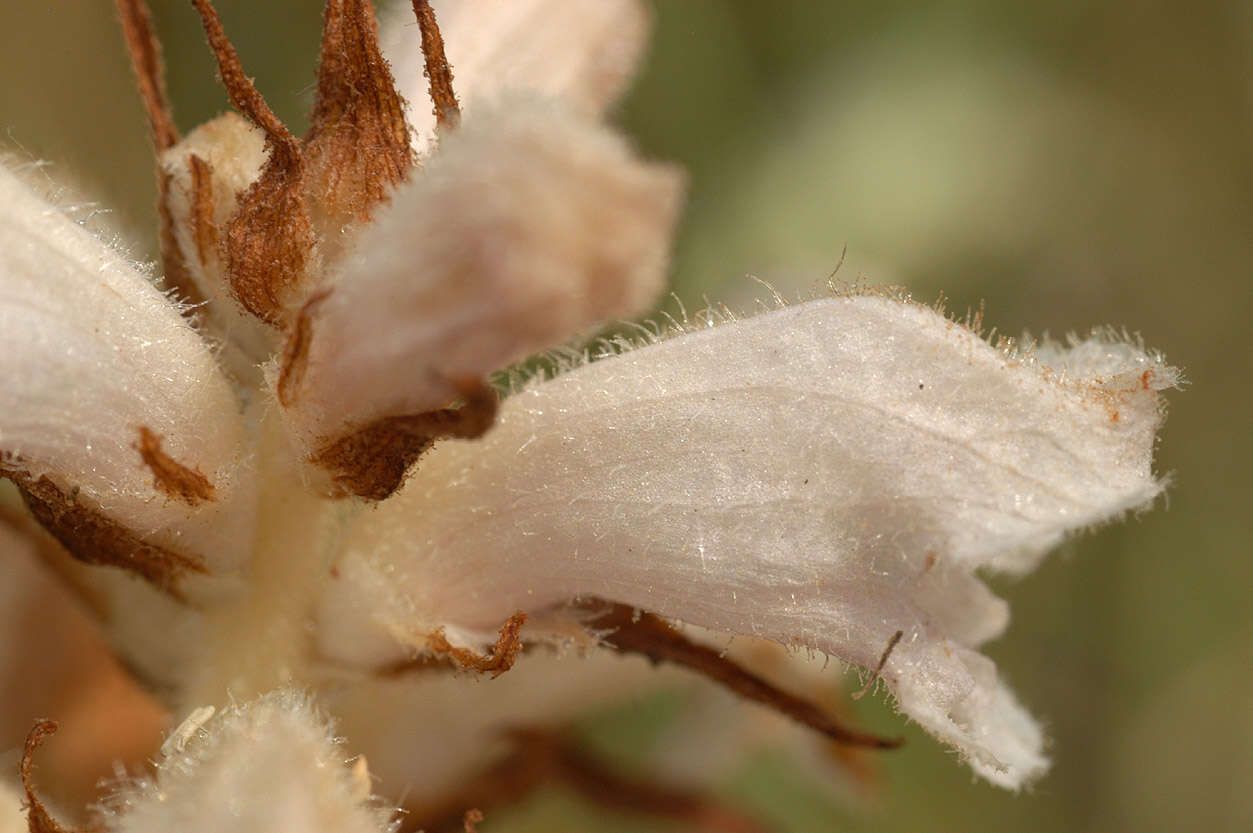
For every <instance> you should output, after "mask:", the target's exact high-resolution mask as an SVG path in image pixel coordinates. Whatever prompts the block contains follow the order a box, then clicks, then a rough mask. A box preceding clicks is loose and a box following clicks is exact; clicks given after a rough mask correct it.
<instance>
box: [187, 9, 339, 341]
mask: <svg viewBox="0 0 1253 833" xmlns="http://www.w3.org/2000/svg"><path fill="white" fill-rule="evenodd" d="M192 5H194V6H195V7H196V11H197V12H199V13H200V18H201V21H202V22H203V23H204V30H205V34H206V35H207V36H208V40H209V48H210V49H211V50H212V51H213V54H214V57H215V58H217V62H218V74H219V75H220V76H221V79H222V86H224V87H225V88H226V94H227V95H228V96H229V97H230V99H231V103H232V104H234V105H235V108H236V109H237V110H239V112H240V113H242V114H243V115H244V116H245V117H247V118H248V120H249V121H251V122H252V123H253V124H255V125H256V126H257V127H259V128H261V130H262V131H263V132H264V133H265V143H266V147H267V148H269V151H270V156H269V159H267V160H266V163H265V167H264V168H263V169H262V171H261V176H260V177H258V178H257V181H256V182H254V183H253V184H252V185H251V187H249V188H248V190H247V191H245V192H244V193H243V194H241V195H240V196H239V201H238V204H237V209H236V211H235V214H234V216H232V217H231V219H230V221H229V222H228V223H227V232H226V272H227V277H228V279H229V280H230V283H231V290H232V292H233V293H234V295H235V297H236V299H237V300H238V301H239V302H240V303H241V304H242V305H243V306H244V308H245V309H247V310H248V311H249V312H251V313H252V314H253V315H255V316H257V317H258V318H260V319H261V320H262V321H265V322H267V323H269V324H273V325H274V326H277V327H282V326H284V325H285V323H286V318H287V313H286V308H287V303H288V301H289V300H290V298H291V293H292V290H293V289H294V288H295V287H297V286H298V285H299V284H300V283H301V281H302V280H303V278H304V277H305V275H306V274H307V273H308V271H309V269H310V267H311V265H312V262H313V260H314V257H315V253H314V246H315V243H316V236H315V235H314V232H313V224H312V222H311V221H310V219H309V211H308V208H307V206H306V205H305V200H304V189H305V182H306V172H305V166H304V159H303V157H302V154H301V149H300V142H299V140H298V139H297V138H296V137H295V136H293V135H292V134H291V131H289V130H288V129H287V127H286V126H285V125H284V124H283V123H282V121H280V120H279V118H278V116H276V115H275V114H274V111H273V110H271V109H270V107H269V105H268V104H266V103H265V99H264V98H263V97H262V95H261V93H260V92H258V91H257V88H256V87H255V86H254V85H253V83H252V80H251V79H249V78H248V76H247V75H245V74H244V70H243V66H242V65H241V64H240V62H239V55H238V54H236V52H235V48H234V47H233V46H232V45H231V42H230V40H229V39H227V37H226V32H225V30H224V29H223V28H222V22H221V20H219V19H218V15H217V12H216V11H215V10H214V8H213V5H212V3H210V2H209V0H192Z"/></svg>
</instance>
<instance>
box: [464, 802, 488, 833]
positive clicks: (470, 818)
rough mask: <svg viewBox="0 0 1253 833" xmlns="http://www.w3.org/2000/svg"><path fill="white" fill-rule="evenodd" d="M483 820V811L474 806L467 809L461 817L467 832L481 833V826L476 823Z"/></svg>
mask: <svg viewBox="0 0 1253 833" xmlns="http://www.w3.org/2000/svg"><path fill="white" fill-rule="evenodd" d="M482 820H483V811H482V810H480V809H478V808H477V807H472V808H470V809H469V810H466V813H465V816H463V817H462V819H461V826H462V827H464V828H465V833H479V828H478V827H477V826H476V825H477V824H478V823H479V822H481V821H482Z"/></svg>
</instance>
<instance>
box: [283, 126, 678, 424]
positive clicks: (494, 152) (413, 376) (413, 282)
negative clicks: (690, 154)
mask: <svg viewBox="0 0 1253 833" xmlns="http://www.w3.org/2000/svg"><path fill="white" fill-rule="evenodd" d="M681 185H682V177H681V174H680V173H679V172H678V171H677V170H675V169H672V168H670V167H667V166H661V165H651V164H647V163H644V162H642V161H641V160H639V159H638V158H636V157H635V156H634V155H633V154H632V153H631V150H630V148H629V147H628V146H627V144H626V143H625V141H623V140H622V139H621V138H620V137H618V136H617V135H615V134H614V133H612V132H610V131H609V130H607V129H606V128H604V127H602V126H600V125H597V124H594V123H590V122H586V121H583V120H581V119H579V118H576V117H573V116H571V115H570V114H568V113H565V112H563V111H560V110H558V109H555V108H552V107H550V106H547V105H541V104H538V103H518V104H517V105H516V106H513V107H508V108H501V109H498V110H496V109H489V110H484V111H481V112H480V113H479V114H478V115H477V116H475V117H471V118H468V119H466V121H465V122H464V124H463V126H462V127H461V129H459V130H458V131H457V132H456V133H455V134H454V135H453V136H451V137H450V138H449V139H448V141H447V142H446V143H445V145H444V147H443V149H442V150H441V152H440V153H439V155H438V156H437V157H436V158H434V159H433V160H432V161H431V163H430V164H429V165H428V166H427V167H426V169H425V170H424V171H423V172H422V174H421V176H418V177H416V178H415V179H414V180H413V181H411V182H410V183H408V184H406V185H404V186H402V187H401V188H400V189H399V190H398V191H397V192H396V193H395V195H394V196H393V198H392V200H391V202H390V203H389V204H388V205H386V206H385V207H382V208H380V209H379V211H378V217H377V219H376V220H375V222H374V223H373V224H371V225H370V226H369V227H368V228H366V229H363V230H362V232H361V234H360V236H359V238H358V239H357V241H356V243H355V245H354V248H353V250H352V252H351V253H350V254H349V255H348V256H347V257H346V260H345V263H344V265H343V267H342V271H341V274H340V275H339V279H338V280H337V281H336V282H335V283H334V284H332V285H331V289H330V293H329V295H327V296H325V297H324V298H320V299H319V300H315V301H313V302H311V303H310V305H309V306H308V307H307V308H306V309H307V310H308V321H307V326H308V332H309V333H311V342H310V346H309V349H308V354H307V370H305V372H304V375H303V377H302V378H303V383H302V384H301V385H299V386H296V389H295V391H294V392H293V393H292V394H291V396H290V398H288V397H284V401H294V403H295V404H296V405H297V406H298V407H297V408H294V409H292V410H293V414H292V418H293V419H294V420H296V421H297V422H298V423H299V426H300V430H301V433H307V434H311V435H313V437H327V436H330V437H335V436H337V434H338V432H340V431H343V430H346V429H347V428H350V427H355V426H357V425H360V424H362V423H366V422H369V421H370V420H373V419H376V418H379V417H383V416H390V415H395V414H405V413H421V412H423V411H427V410H430V409H432V408H438V407H441V406H443V405H445V404H447V403H448V402H449V401H450V400H452V399H455V398H457V396H458V390H457V387H456V386H455V382H457V381H459V380H465V379H467V378H470V379H478V378H482V377H484V376H486V375H487V374H489V373H491V372H493V371H495V370H498V369H500V368H501V367H503V366H505V365H507V364H509V363H510V362H512V361H516V360H518V359H520V358H523V357H525V356H527V355H529V354H531V353H533V352H535V351H537V350H541V349H544V348H547V347H551V346H552V345H554V344H559V343H561V342H564V341H566V340H568V339H570V338H572V337H574V336H576V335H579V334H581V333H583V332H585V331H586V330H587V329H588V328H589V327H591V326H592V325H594V324H596V323H599V322H602V321H606V320H609V319H614V318H619V317H625V316H632V315H636V314H638V313H640V312H641V311H643V310H644V309H646V308H647V307H648V306H649V305H650V304H651V303H652V302H653V300H654V299H655V298H656V296H657V294H658V293H659V292H660V291H661V289H662V287H663V286H664V282H665V277H666V274H665V272H666V264H667V260H668V251H669V239H670V232H671V230H672V228H673V226H674V222H675V220H676V217H677V212H678V207H679V195H680V191H681ZM316 297H317V296H316V295H315V298H316ZM280 390H281V389H280Z"/></svg>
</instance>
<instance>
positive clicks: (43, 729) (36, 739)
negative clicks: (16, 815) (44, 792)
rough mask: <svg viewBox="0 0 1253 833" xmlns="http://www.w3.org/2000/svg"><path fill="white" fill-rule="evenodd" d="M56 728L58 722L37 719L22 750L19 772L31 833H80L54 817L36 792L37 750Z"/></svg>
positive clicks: (27, 821)
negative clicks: (34, 776)
mask: <svg viewBox="0 0 1253 833" xmlns="http://www.w3.org/2000/svg"><path fill="white" fill-rule="evenodd" d="M56 730H57V724H56V722H55V721H52V720H38V721H36V722H35V725H34V726H33V727H32V728H31V730H30V732H29V733H28V734H27V735H26V745H25V747H24V748H23V750H22V763H21V766H20V767H19V773H20V775H21V778H22V788H23V789H24V790H25V791H26V804H27V811H26V812H27V815H26V823H27V826H28V828H29V830H30V833H79V829H78V828H76V827H70V826H68V825H63V824H61V823H60V822H58V821H57V820H56V819H54V818H53V817H52V814H51V813H50V812H48V808H47V806H45V805H44V803H43V801H41V800H40V798H39V795H38V794H37V793H36V792H35V780H34V778H33V773H34V770H35V750H36V749H38V748H39V747H40V746H41V745H43V742H44V739H45V738H46V737H48V736H49V735H51V734H53V733H54V732H56Z"/></svg>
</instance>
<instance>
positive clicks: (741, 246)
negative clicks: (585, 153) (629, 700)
mask: <svg viewBox="0 0 1253 833" xmlns="http://www.w3.org/2000/svg"><path fill="white" fill-rule="evenodd" d="M152 2H153V5H154V10H155V13H156V16H157V18H158V23H159V26H160V28H161V31H162V34H163V37H164V38H165V42H166V55H167V60H168V61H169V74H170V85H171V89H172V95H173V97H174V99H175V101H176V106H177V111H178V117H179V121H180V123H181V125H182V126H183V127H184V128H189V127H191V126H193V125H194V124H196V123H198V122H200V121H202V120H204V119H205V118H207V117H209V116H212V115H214V114H215V113H217V112H219V111H220V110H221V109H223V108H224V107H225V100H224V97H223V96H222V94H221V93H220V91H219V90H218V88H217V87H216V85H215V82H214V70H213V65H212V63H211V62H210V60H209V56H208V52H207V50H206V49H205V47H204V45H203V40H202V37H201V34H200V31H199V29H198V28H197V23H196V20H195V18H194V17H193V16H192V14H191V12H190V8H189V4H187V3H184V2H178V1H177V0H152ZM586 2H595V0H586ZM320 5H321V4H320V3H319V2H318V1H317V0H264V2H262V0H219V2H218V6H219V8H220V10H221V12H222V16H223V18H224V21H225V23H226V26H227V29H228V31H229V32H230V34H231V35H232V37H233V38H234V39H235V43H236V45H237V47H238V49H239V52H240V53H241V55H242V57H243V60H244V62H245V65H246V66H247V68H248V69H249V71H250V72H251V73H253V74H255V76H256V78H257V83H258V85H259V86H260V88H261V89H262V91H263V92H264V93H265V95H266V96H267V97H268V99H269V100H270V102H271V103H272V104H273V106H274V108H275V109H276V110H277V111H278V113H279V114H280V116H282V117H283V118H284V119H286V120H287V121H288V123H289V124H292V125H293V126H295V127H300V126H302V125H303V124H304V123H305V112H306V110H307V107H308V105H309V102H310V100H311V94H312V87H313V72H314V66H315V55H316V47H317V39H318V28H319V23H320ZM656 11H657V14H656V35H655V39H654V42H653V47H652V50H651V52H650V55H649V58H648V61H647V63H646V65H645V67H644V69H643V72H642V75H641V76H640V78H639V81H638V83H637V84H636V86H635V88H634V91H633V93H632V94H631V96H630V97H629V98H628V99H627V100H626V101H625V102H624V103H623V105H622V106H621V107H620V108H619V109H618V112H617V115H616V118H617V119H618V121H619V122H620V123H621V124H622V125H623V126H624V127H625V128H626V129H627V130H628V131H629V132H630V133H631V134H632V135H633V136H634V137H635V138H636V140H637V142H638V144H639V145H640V147H641V148H642V149H643V150H644V151H645V152H646V153H648V154H649V155H652V156H655V157H659V158H664V159H670V160H676V161H678V162H681V163H682V164H684V165H685V166H686V167H687V168H688V170H689V171H690V172H691V191H690V197H689V210H688V212H687V216H686V220H685V222H684V225H683V228H682V232H681V234H680V237H679V241H678V246H677V250H676V254H675V258H674V282H675V290H676V292H677V293H678V295H679V296H680V297H682V298H683V299H684V300H685V301H686V302H687V304H688V306H689V308H691V307H692V306H693V305H695V306H699V305H700V304H701V299H702V297H704V296H708V297H709V298H711V299H713V300H715V301H717V300H722V301H726V302H728V303H729V304H730V305H732V306H737V305H739V306H748V305H749V304H750V303H751V300H752V298H753V297H755V296H758V295H762V294H763V290H762V288H761V287H760V285H759V284H757V283H756V282H754V281H753V280H751V278H750V277H748V276H750V275H752V276H757V277H760V278H763V279H766V280H768V281H770V282H772V283H773V284H774V285H775V286H777V287H778V288H779V289H780V290H781V291H782V292H783V293H784V294H786V295H794V294H796V293H798V292H799V293H802V294H807V293H809V292H811V291H813V290H814V288H815V287H817V286H819V285H821V284H822V283H823V281H825V279H826V277H827V275H828V274H829V273H830V272H831V271H832V270H833V269H834V268H835V266H836V264H837V263H839V262H840V259H841V253H842V251H844V249H845V247H847V257H846V259H845V261H844V263H843V266H842V267H841V271H840V277H841V278H845V279H849V280H852V279H854V278H857V277H858V276H859V275H861V276H864V277H865V278H866V279H867V280H868V281H869V282H871V283H891V284H899V285H903V286H905V287H908V288H909V289H910V290H911V291H912V292H913V293H914V294H915V295H916V296H917V297H920V298H922V299H926V300H930V299H932V298H934V297H935V296H937V295H938V294H939V293H940V291H941V290H942V291H943V292H944V293H945V294H946V295H947V297H948V299H949V301H948V305H949V308H950V309H951V310H956V311H963V310H965V309H966V308H967V307H975V306H977V305H978V304H979V303H980V302H986V306H987V318H986V321H987V323H988V324H993V325H996V326H997V327H998V328H999V330H1000V331H1002V332H1008V333H1016V332H1020V331H1022V330H1024V329H1030V330H1031V331H1033V332H1035V333H1040V332H1042V331H1048V332H1051V333H1053V334H1064V333H1066V332H1067V331H1071V330H1084V329H1086V328H1088V327H1090V326H1093V325H1101V324H1112V325H1114V326H1117V327H1126V328H1127V329H1128V330H1131V331H1135V332H1139V333H1142V334H1143V336H1144V338H1145V340H1146V341H1147V342H1148V343H1149V344H1150V345H1152V346H1154V347H1157V348H1160V349H1161V350H1163V351H1164V352H1165V354H1166V355H1167V356H1168V357H1169V358H1170V359H1171V360H1172V361H1173V362H1175V363H1177V364H1179V365H1181V366H1182V367H1183V368H1185V371H1186V374H1187V378H1188V380H1189V384H1188V386H1187V388H1186V389H1185V390H1184V391H1182V392H1177V393H1173V394H1171V396H1170V398H1171V414H1170V418H1169V420H1168V422H1167V425H1166V428H1165V430H1164V432H1163V435H1162V440H1161V445H1160V449H1159V453H1158V469H1159V471H1160V472H1162V473H1168V474H1169V475H1170V476H1171V477H1172V479H1173V485H1172V487H1171V489H1170V491H1169V496H1168V499H1167V500H1165V501H1162V502H1161V503H1160V504H1159V505H1158V506H1157V507H1156V508H1155V509H1154V511H1152V512H1150V513H1148V514H1146V515H1144V516H1142V517H1139V518H1133V519H1130V520H1129V521H1128V522H1126V523H1123V524H1118V525H1115V526H1111V527H1109V528H1106V529H1103V530H1100V531H1097V532H1095V533H1093V534H1088V535H1084V536H1081V537H1078V538H1076V539H1074V540H1073V541H1072V542H1070V543H1069V544H1068V545H1066V546H1065V547H1063V548H1062V550H1061V551H1060V552H1059V553H1057V554H1056V555H1054V556H1053V557H1052V558H1051V559H1050V560H1048V561H1047V562H1046V563H1045V565H1044V566H1043V567H1042V568H1041V569H1040V570H1039V571H1037V572H1036V573H1035V574H1034V575H1031V576H1029V577H1027V578H1026V579H1023V580H1021V581H1018V582H1013V583H1005V582H999V583H998V585H997V586H998V589H999V590H1000V591H1001V592H1002V593H1003V594H1004V595H1005V596H1007V597H1008V598H1009V599H1010V600H1011V602H1012V605H1013V613H1014V621H1013V624H1012V626H1011V629H1010V631H1009V633H1008V634H1007V635H1006V636H1005V637H1003V638H1002V639H1000V640H999V641H998V642H996V643H995V644H994V645H992V646H991V647H990V648H989V651H988V652H989V653H990V654H991V655H992V656H993V657H994V658H995V659H996V660H997V662H998V663H999V665H1000V667H1001V669H1002V672H1003V673H1004V675H1005V676H1006V677H1007V678H1008V679H1009V680H1010V682H1011V683H1012V685H1013V686H1014V687H1015V689H1016V690H1017V691H1018V692H1019V694H1020V696H1021V697H1022V699H1023V700H1024V701H1025V702H1026V704H1028V705H1029V706H1030V708H1031V709H1032V710H1033V711H1034V712H1035V713H1036V714H1037V715H1039V716H1040V717H1041V718H1042V719H1043V720H1045V721H1046V722H1047V725H1048V728H1049V734H1050V736H1051V738H1052V748H1051V754H1052V756H1053V760H1054V770H1053V772H1052V773H1051V774H1050V775H1049V776H1048V777H1047V778H1046V779H1044V780H1043V781H1042V782H1040V783H1039V784H1038V785H1037V786H1036V787H1035V788H1034V789H1033V790H1031V791H1030V792H1028V793H1026V794H1023V795H1018V796H1014V795H1011V794H1008V793H1004V792H1001V791H998V790H996V789H994V788H992V787H989V786H987V785H985V784H983V783H980V782H975V781H973V780H972V778H971V776H970V775H969V773H968V771H967V770H966V769H965V768H964V767H962V766H960V765H958V764H956V763H955V762H954V760H953V759H952V755H951V754H950V753H948V752H946V751H945V750H944V749H943V748H941V747H940V746H939V745H937V744H935V743H934V742H932V741H931V740H930V739H928V738H927V737H925V736H924V735H922V734H921V733H920V732H918V731H916V730H913V729H911V730H909V731H908V736H909V743H908V745H907V747H906V748H905V749H903V750H900V751H898V752H894V753H891V754H885V755H881V756H879V757H878V758H876V759H875V761H874V765H875V767H876V768H877V770H878V772H879V776H878V778H879V784H880V786H879V789H878V790H877V791H876V792H874V794H873V795H871V796H860V797H858V796H856V795H854V794H852V793H845V792H839V791H832V790H829V789H826V788H824V786H823V785H821V784H816V783H814V782H815V779H819V780H820V779H821V778H822V777H824V776H822V774H821V773H815V772H802V771H797V770H796V769H795V768H794V767H791V766H790V765H788V764H786V763H784V762H783V761H782V758H781V756H778V755H773V754H771V753H769V752H768V751H766V752H763V753H762V754H760V755H758V756H755V757H754V758H753V759H751V760H748V761H746V762H745V764H744V766H743V767H742V768H741V769H740V770H739V771H738V772H737V774H736V775H735V776H734V778H732V779H731V780H730V781H729V782H728V783H726V784H725V785H724V793H725V796H726V797H727V799H728V800H730V801H733V802H738V803H739V804H741V805H742V806H745V807H748V808H751V809H752V810H753V811H754V812H756V813H758V814H759V815H760V816H761V817H762V818H764V819H767V820H769V821H770V822H771V823H772V824H773V825H774V826H775V827H776V828H777V829H779V830H796V831H828V830H850V831H858V830H876V831H896V830H900V831H918V830H974V829H978V830H1014V831H1046V830H1047V831H1051V830H1067V831H1138V832H1140V833H1152V831H1178V830H1205V831H1211V833H1217V832H1218V831H1245V830H1253V615H1251V614H1250V597H1251V595H1253V557H1251V555H1253V547H1251V546H1250V532H1249V527H1250V517H1253V512H1251V510H1253V501H1251V498H1253V476H1251V474H1250V473H1251V471H1253V419H1251V418H1250V414H1251V409H1253V395H1251V394H1250V385H1253V361H1251V351H1250V335H1253V327H1251V325H1250V316H1253V291H1251V289H1250V281H1251V278H1253V271H1251V265H1253V152H1251V149H1253V2H1249V0H1199V1H1198V0H1194V1H1193V2H1187V3H1184V2H1182V1H1181V0H1178V1H1176V2H1170V1H1169V0H1102V2H1096V1H1095V0H1092V1H1091V2H1080V1H1079V0H1054V2H1051V3H1038V2H1017V1H1013V0H936V1H935V2H917V0H912V1H909V2H907V1H906V0H874V2H869V0H866V1H865V2H826V1H825V0H773V2H769V3H764V2H761V0H669V2H660V3H658V5H657V8H656ZM112 15H113V12H112V3H110V2H107V0H71V2H52V0H0V73H3V78H4V82H3V84H0V129H2V130H3V131H4V133H5V134H7V135H5V136H3V137H2V138H4V139H5V140H6V143H7V144H8V146H9V147H10V148H16V149H17V152H18V153H19V154H20V155H24V156H26V157H28V158H39V159H46V160H49V161H51V162H53V163H55V165H56V170H57V171H58V172H59V173H61V174H62V175H63V174H64V172H68V171H72V172H73V173H74V176H75V177H76V179H77V183H78V186H79V188H80V189H81V190H82V191H83V192H84V193H86V194H88V195H89V196H90V197H91V198H93V199H95V200H98V201H99V203H100V204H101V205H102V206H107V207H109V208H111V209H112V210H113V211H114V213H113V215H112V218H113V222H114V224H115V225H116V226H117V228H118V229H119V230H120V231H121V232H122V233H124V234H125V235H126V236H127V238H128V239H130V240H132V241H139V243H138V247H137V248H136V254H137V256H139V257H141V258H151V257H152V252H153V229H154V228H155V226H154V215H153V210H152V200H153V178H152V161H151V157H150V149H149V145H148V141H147V138H146V133H145V125H144V120H143V116H142V112H141V110H140V107H139V104H138V99H137V98H136V96H135V94H134V93H133V91H132V88H131V81H130V72H129V68H128V65H127V63H126V59H125V56H124V53H123V52H122V50H121V46H120V44H121V41H120V38H119V36H118V33H117V28H116V25H115V24H114V21H113V17H112ZM555 25H560V24H559V22H557V23H556V24H555ZM831 673H833V674H835V673H838V672H837V671H836V670H835V669H834V668H833V670H832V672H831ZM854 711H855V713H856V714H857V716H858V719H859V720H860V721H861V722H862V723H863V724H864V725H868V726H871V727H875V728H879V729H884V730H886V731H889V732H892V731H895V729H896V727H897V725H898V720H897V718H895V717H894V716H893V715H892V714H891V713H890V709H888V708H887V707H886V706H885V705H883V704H882V703H881V702H880V703H870V702H869V698H868V699H867V700H866V701H862V702H861V703H859V704H857V707H856V709H855V710H854ZM681 719H682V710H681V708H680V707H677V706H675V705H674V704H672V703H668V702H666V701H665V699H664V698H662V699H661V700H653V701H649V702H648V703H645V704H642V705H638V706H635V707H632V708H629V709H624V710H622V711H620V712H617V713H613V714H606V715H601V716H600V717H599V718H596V719H593V720H591V721H590V722H589V723H588V726H587V731H588V734H589V737H591V738H592V739H593V741H594V742H595V743H597V744H599V745H601V746H603V747H604V748H605V749H606V750H607V754H613V755H617V756H619V757H620V759H621V760H622V761H623V762H624V765H628V766H629V764H630V761H631V759H632V756H633V755H636V754H637V753H638V750H639V747H641V746H643V745H647V744H650V743H659V742H664V734H665V729H666V723H667V721H675V720H681ZM633 750H634V751H633ZM481 829H482V830H483V831H484V833H519V832H520V831H532V830H534V831H539V830H549V831H550V830H565V829H568V830H593V829H594V830H601V831H622V832H623V833H625V832H626V831H639V832H640V833H643V831H660V830H674V829H676V828H674V827H673V826H671V827H666V826H664V825H661V826H659V825H656V824H652V823H649V822H646V821H642V820H640V819H635V818H627V817H620V816H618V817H614V816H609V817H606V816H605V815H604V813H603V812H602V811H600V810H599V809H597V808H595V807H592V806H590V805H587V804H584V803H582V802H581V801H579V800H577V799H575V798H573V797H572V796H571V795H569V794H567V793H565V792H563V791H561V790H556V791H553V792H551V793H549V794H546V795H543V796H540V797H538V798H536V799H534V800H532V801H530V802H528V803H527V804H526V805H524V806H523V807H520V808H518V809H517V810H515V811H511V812H509V813H497V814H493V816H492V817H491V818H490V819H489V821H488V822H487V823H485V824H484V825H482V828H481Z"/></svg>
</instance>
